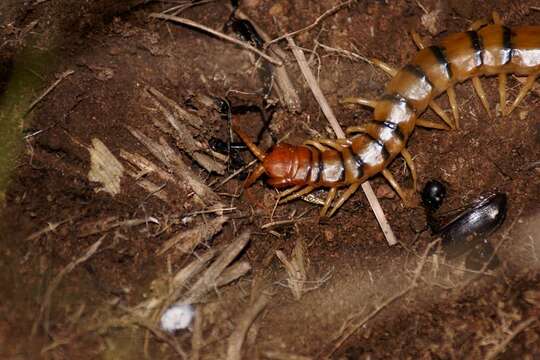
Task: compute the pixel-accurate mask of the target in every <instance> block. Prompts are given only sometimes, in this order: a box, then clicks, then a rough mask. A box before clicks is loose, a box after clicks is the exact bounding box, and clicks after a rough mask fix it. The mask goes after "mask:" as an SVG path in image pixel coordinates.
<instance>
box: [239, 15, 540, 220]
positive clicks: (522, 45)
mask: <svg viewBox="0 0 540 360" xmlns="http://www.w3.org/2000/svg"><path fill="white" fill-rule="evenodd" d="M494 20H495V24H491V25H485V26H482V27H480V26H477V27H475V26H473V29H471V30H469V31H466V32H461V33H456V34H451V35H449V36H447V37H446V38H444V39H443V40H441V42H440V43H439V44H438V45H433V46H429V47H425V46H424V45H423V43H422V42H421V39H419V37H417V36H415V38H416V42H417V45H418V46H419V48H420V50H419V52H418V53H417V54H416V56H414V58H413V59H412V61H411V62H410V63H409V64H407V65H406V66H404V67H403V68H402V69H401V70H395V69H393V68H391V67H390V66H388V65H386V64H384V63H382V62H380V61H379V62H377V64H378V65H380V66H381V67H382V68H383V69H384V70H385V71H387V72H388V73H389V74H390V75H392V79H391V80H390V82H389V83H388V85H387V86H386V88H385V91H384V94H383V95H382V96H381V97H380V98H379V99H378V100H367V99H363V98H353V99H349V100H346V101H348V102H356V103H360V104H362V105H367V106H370V107H373V109H374V111H373V118H372V120H371V121H369V122H368V123H366V124H363V125H360V126H354V127H351V128H349V129H347V134H348V136H350V137H349V138H347V139H317V140H308V141H306V142H304V144H303V145H289V144H285V143H280V144H277V145H276V146H274V147H273V149H272V150H271V151H270V152H269V153H268V154H264V153H263V152H262V151H261V150H260V149H258V148H257V147H256V145H255V144H253V143H252V142H251V141H250V140H249V138H248V137H247V136H246V134H244V133H243V132H242V131H241V130H239V129H237V133H238V134H239V136H240V137H241V138H242V140H243V141H244V142H245V143H246V144H247V145H248V146H249V147H250V149H251V150H252V151H253V152H254V153H255V155H256V156H257V157H258V158H259V159H260V160H261V164H260V165H259V166H258V168H257V169H256V170H255V171H254V172H253V173H252V175H251V176H250V178H248V180H247V182H246V186H249V185H251V184H252V183H253V182H254V181H255V180H256V179H257V178H258V177H259V176H261V175H262V174H263V173H265V174H267V175H268V183H269V184H270V185H271V186H274V187H276V188H279V189H285V188H289V190H288V191H286V192H285V195H284V196H283V195H282V202H286V201H290V200H293V199H296V198H298V197H300V196H303V195H305V194H307V193H309V192H311V191H313V190H314V189H316V188H320V187H325V188H329V189H330V191H329V194H328V197H327V199H326V202H325V205H324V207H323V208H322V209H321V216H332V215H333V214H334V213H335V211H336V210H337V209H338V208H339V207H340V206H341V205H342V204H343V203H344V202H345V201H346V200H347V198H348V197H350V196H351V195H352V194H353V193H354V192H355V191H356V190H357V189H358V187H359V185H360V184H361V183H362V182H364V181H366V180H367V179H368V178H370V177H371V176H373V175H375V174H377V173H382V174H383V176H384V177H385V178H386V179H387V180H388V181H389V182H390V184H391V185H392V186H393V187H394V189H395V190H396V192H397V193H398V194H399V195H400V197H401V198H402V199H403V200H404V202H406V203H407V202H408V200H409V197H408V195H407V193H406V192H405V191H404V190H403V189H401V187H400V186H399V185H398V184H397V182H396V180H395V179H394V177H393V176H392V174H391V173H390V172H389V171H388V169H387V167H388V165H389V164H390V162H391V161H392V160H393V159H394V158H395V157H396V156H398V155H400V154H401V155H402V156H403V157H404V159H405V161H406V163H407V164H408V165H409V167H410V168H411V170H412V171H411V173H412V175H413V181H414V182H415V183H416V171H415V168H414V164H413V160H412V156H411V155H410V154H409V152H408V151H407V149H406V145H407V141H408V139H409V137H410V136H411V134H412V132H413V130H414V128H415V126H417V125H418V126H426V127H434V128H439V129H443V128H459V113H458V108H457V102H456V97H455V91H454V86H455V84H456V83H460V82H464V81H466V80H469V79H472V81H473V86H474V88H475V90H476V91H477V93H478V95H479V97H480V99H481V102H482V104H483V106H484V107H485V109H486V110H487V111H488V114H489V104H488V101H487V98H486V96H485V93H484V91H483V89H482V85H481V83H480V77H482V76H495V75H497V76H498V77H499V93H500V102H501V109H502V113H503V115H508V114H510V113H511V112H512V111H513V110H514V109H515V108H516V107H517V106H518V105H519V104H520V102H521V101H522V100H523V98H524V97H525V96H526V95H527V93H528V92H529V91H530V90H531V88H532V87H533V86H534V84H535V81H536V79H537V77H538V75H539V74H540V26H518V27H513V28H509V27H506V26H504V25H502V24H500V19H499V18H498V16H494ZM508 74H515V75H519V76H527V81H526V83H525V85H524V86H523V87H522V89H521V90H520V92H519V94H518V95H517V97H516V99H515V100H514V102H513V103H512V105H511V106H510V107H507V106H506V79H507V75H508ZM445 92H446V93H448V96H449V102H450V107H451V110H452V114H453V118H454V119H453V121H452V120H450V119H449V118H448V116H446V115H445V113H444V111H443V110H442V109H441V108H440V106H438V105H437V103H436V102H435V101H434V99H435V98H436V97H437V96H439V95H441V94H443V93H445ZM428 107H431V108H433V109H434V110H435V112H436V113H437V114H439V115H441V117H443V120H444V121H445V123H446V124H447V125H442V124H438V123H434V122H431V121H427V120H424V119H422V118H421V117H420V116H421V114H422V113H423V112H424V111H425V110H426V109H427V108H428ZM345 186H347V187H348V189H346V191H344V193H343V194H342V195H341V196H340V197H339V198H338V200H336V201H335V202H334V199H335V196H336V189H337V188H339V187H345ZM415 188H416V186H415ZM330 207H331V210H330V211H329V212H328V210H329V209H330Z"/></svg>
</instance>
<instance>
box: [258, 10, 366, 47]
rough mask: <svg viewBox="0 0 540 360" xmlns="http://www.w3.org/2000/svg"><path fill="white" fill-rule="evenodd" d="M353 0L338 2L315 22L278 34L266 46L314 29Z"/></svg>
mask: <svg viewBox="0 0 540 360" xmlns="http://www.w3.org/2000/svg"><path fill="white" fill-rule="evenodd" d="M353 1H355V0H347V1H345V2H342V3H341V4H338V5H336V6H334V7H333V8H331V9H328V10H326V11H325V12H324V13H322V14H321V15H320V16H319V17H318V18H317V19H315V21H314V22H313V23H311V24H310V25H308V26H306V27H304V28H302V29H299V30H296V31H293V32H290V33H288V34H285V35H281V36H278V37H277V38H275V39H274V40H271V41H269V42H268V43H267V44H266V45H265V46H266V47H267V46H269V45H272V44H274V43H276V42H278V41H281V40H283V39H287V38H290V37H293V36H295V35H298V34H300V33H302V32H304V31H309V30H311V29H313V28H314V27H315V26H317V25H319V23H320V22H321V21H323V20H324V19H325V18H326V17H328V16H330V15H333V14H335V13H336V12H338V11H339V10H341V9H342V8H344V7H345V6H348V5H350V4H351V3H352V2H353Z"/></svg>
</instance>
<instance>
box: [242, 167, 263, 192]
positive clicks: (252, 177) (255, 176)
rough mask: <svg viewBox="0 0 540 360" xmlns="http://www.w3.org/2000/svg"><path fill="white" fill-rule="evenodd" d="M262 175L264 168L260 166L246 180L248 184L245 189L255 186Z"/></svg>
mask: <svg viewBox="0 0 540 360" xmlns="http://www.w3.org/2000/svg"><path fill="white" fill-rule="evenodd" d="M262 174H264V166H263V165H262V164H259V165H258V166H257V167H256V168H255V170H253V172H252V173H251V174H250V175H249V177H248V178H247V179H246V182H245V183H244V188H248V187H250V186H251V185H253V183H254V182H255V181H257V179H258V178H260V177H261V175H262Z"/></svg>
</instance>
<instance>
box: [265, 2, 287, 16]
mask: <svg viewBox="0 0 540 360" xmlns="http://www.w3.org/2000/svg"><path fill="white" fill-rule="evenodd" d="M268 14H269V15H270V16H281V15H283V5H281V4H274V5H273V6H272V7H271V8H270V10H269V11H268Z"/></svg>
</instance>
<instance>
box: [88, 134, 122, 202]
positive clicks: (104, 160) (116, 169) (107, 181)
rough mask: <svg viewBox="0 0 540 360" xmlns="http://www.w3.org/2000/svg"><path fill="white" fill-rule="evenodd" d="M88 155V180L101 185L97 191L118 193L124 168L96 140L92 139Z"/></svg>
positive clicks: (105, 147)
mask: <svg viewBox="0 0 540 360" xmlns="http://www.w3.org/2000/svg"><path fill="white" fill-rule="evenodd" d="M87 150H88V152H89V153H90V171H89V172H88V180H90V181H94V182H98V183H100V184H102V187H101V188H99V189H97V191H105V192H107V193H109V194H110V195H113V196H114V195H117V194H119V193H120V184H121V180H122V176H123V175H124V167H123V166H122V164H121V163H120V161H118V159H116V157H115V156H114V155H113V153H112V152H111V151H110V150H109V149H108V148H107V146H105V144H104V143H103V142H102V141H101V140H99V139H98V138H93V139H92V147H89V148H87Z"/></svg>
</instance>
